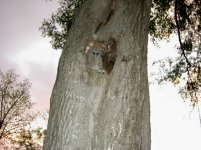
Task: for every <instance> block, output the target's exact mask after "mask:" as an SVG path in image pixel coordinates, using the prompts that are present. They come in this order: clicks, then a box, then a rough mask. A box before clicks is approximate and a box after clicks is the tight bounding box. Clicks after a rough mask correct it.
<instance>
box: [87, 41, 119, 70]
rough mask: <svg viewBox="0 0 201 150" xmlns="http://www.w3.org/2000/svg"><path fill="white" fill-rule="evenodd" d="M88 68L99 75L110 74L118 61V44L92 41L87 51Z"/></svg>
mask: <svg viewBox="0 0 201 150" xmlns="http://www.w3.org/2000/svg"><path fill="white" fill-rule="evenodd" d="M85 54H86V56H87V59H86V60H87V61H86V65H87V68H88V69H90V70H93V71H95V72H98V73H103V74H105V73H107V74H109V73H110V72H111V70H112V69H113V66H114V64H115V60H116V42H115V40H114V39H110V40H109V41H108V42H102V41H92V42H90V43H89V44H88V46H87V47H86V50H85Z"/></svg>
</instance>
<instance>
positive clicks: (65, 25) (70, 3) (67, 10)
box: [39, 0, 84, 49]
mask: <svg viewBox="0 0 201 150" xmlns="http://www.w3.org/2000/svg"><path fill="white" fill-rule="evenodd" d="M83 2H84V0H60V1H59V4H60V8H58V10H57V12H56V13H55V14H52V16H51V18H50V19H44V20H43V22H42V26H41V27H40V28H39V30H41V31H42V35H43V36H44V37H45V36H47V37H50V38H51V44H52V47H53V48H54V49H63V47H64V44H65V42H66V39H67V36H68V32H69V29H70V27H71V26H72V24H73V21H74V15H75V12H76V10H77V9H78V8H79V7H80V5H81V4H82V3H83Z"/></svg>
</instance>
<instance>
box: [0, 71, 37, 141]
mask: <svg viewBox="0 0 201 150" xmlns="http://www.w3.org/2000/svg"><path fill="white" fill-rule="evenodd" d="M17 77H18V76H17V75H16V74H15V73H14V70H9V71H7V72H5V73H3V72H1V71H0V139H2V138H9V139H14V134H16V133H19V132H21V130H22V129H23V128H24V127H25V126H27V125H28V124H29V123H30V122H31V121H32V119H33V118H34V115H33V114H30V113H28V110H30V108H31V107H32V106H33V103H32V102H31V99H30V94H29V89H30V86H31V84H30V82H29V81H28V80H23V81H21V82H18V81H17Z"/></svg>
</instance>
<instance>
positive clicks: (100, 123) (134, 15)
mask: <svg viewBox="0 0 201 150" xmlns="http://www.w3.org/2000/svg"><path fill="white" fill-rule="evenodd" d="M150 7H151V1H150V0H87V1H86V2H85V3H84V4H83V6H82V7H81V8H80V11H79V12H78V13H77V14H76V19H75V22H74V24H73V27H72V29H71V30H70V33H69V36H68V40H67V41H68V42H67V43H66V47H65V48H64V50H63V52H62V55H61V58H60V62H59V67H58V74H57V79H56V83H55V85H54V89H53V92H52V97H51V103H50V114H49V121H48V129H47V136H46V138H45V141H44V147H43V149H44V150H95V149H96V150H150V149H151V148H150V147H151V135H150V132H151V131H150V104H149V88H148V76H147V42H148V25H149V23H148V22H149V13H150ZM110 38H112V39H114V40H115V43H116V47H115V53H116V54H115V55H116V61H115V64H114V67H113V68H111V72H107V73H105V74H103V73H100V72H91V71H90V70H89V69H88V66H87V65H88V63H86V61H87V57H86V55H87V54H86V53H85V52H83V51H85V48H86V47H87V45H88V43H90V42H91V41H102V42H103V43H107V42H108V39H110Z"/></svg>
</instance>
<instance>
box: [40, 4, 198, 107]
mask: <svg viewBox="0 0 201 150" xmlns="http://www.w3.org/2000/svg"><path fill="white" fill-rule="evenodd" d="M83 2H84V0H60V1H59V4H60V8H59V9H58V10H57V12H55V13H54V14H52V16H51V18H49V19H45V20H44V21H43V22H42V26H41V27H40V30H41V31H42V35H43V36H47V37H50V38H51V44H52V46H53V48H54V49H63V47H64V46H65V42H66V40H67V38H66V37H68V31H69V29H70V27H71V25H72V24H73V21H74V17H75V16H76V10H77V8H79V7H80V6H81V4H82V3H83ZM200 6H201V0H153V1H152V11H151V16H150V27H149V33H150V35H151V38H152V40H153V41H154V42H156V41H157V40H162V39H169V38H170V35H177V38H178V41H179V43H178V56H177V57H176V58H174V59H166V60H161V61H160V63H164V62H165V63H164V64H166V66H165V67H164V69H163V74H162V76H161V78H160V79H159V81H169V82H171V83H173V84H179V83H180V82H181V81H183V82H185V85H184V86H183V87H182V88H181V89H180V93H181V95H182V97H183V98H189V99H190V100H191V102H192V104H193V106H195V105H196V104H197V103H198V95H199V93H200V87H201V66H200V60H201V57H200V56H201V33H200V31H201V7H200Z"/></svg>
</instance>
